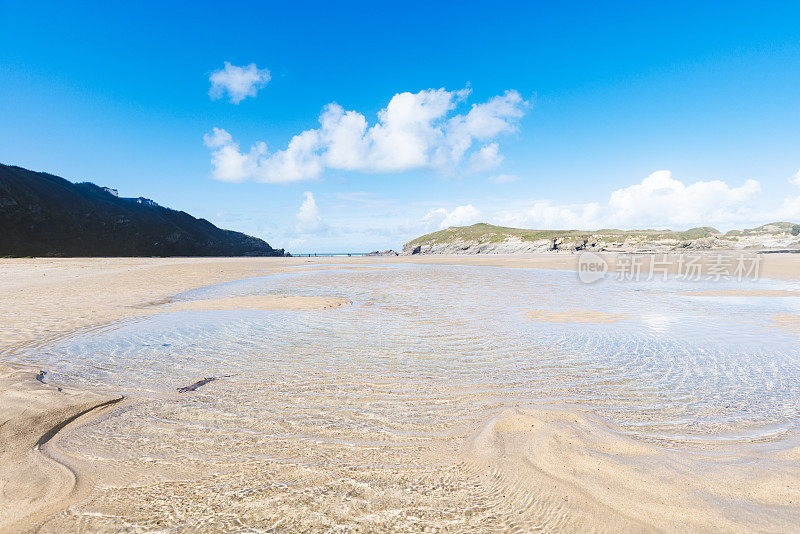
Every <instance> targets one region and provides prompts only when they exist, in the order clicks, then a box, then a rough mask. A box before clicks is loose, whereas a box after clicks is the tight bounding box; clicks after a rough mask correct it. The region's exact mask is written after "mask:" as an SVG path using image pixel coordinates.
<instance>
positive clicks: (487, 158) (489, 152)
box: [469, 143, 503, 172]
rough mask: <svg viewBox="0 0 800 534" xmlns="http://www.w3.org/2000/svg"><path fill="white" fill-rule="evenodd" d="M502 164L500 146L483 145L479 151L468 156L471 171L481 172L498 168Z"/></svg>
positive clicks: (494, 144)
mask: <svg viewBox="0 0 800 534" xmlns="http://www.w3.org/2000/svg"><path fill="white" fill-rule="evenodd" d="M502 162H503V156H502V155H501V154H500V145H498V144H497V143H489V144H488V145H483V146H482V147H481V148H480V150H477V151H476V152H474V153H473V154H472V156H470V159H469V166H470V169H471V170H472V171H474V172H481V171H488V170H490V169H494V168H495V167H499V166H500V164H501V163H502Z"/></svg>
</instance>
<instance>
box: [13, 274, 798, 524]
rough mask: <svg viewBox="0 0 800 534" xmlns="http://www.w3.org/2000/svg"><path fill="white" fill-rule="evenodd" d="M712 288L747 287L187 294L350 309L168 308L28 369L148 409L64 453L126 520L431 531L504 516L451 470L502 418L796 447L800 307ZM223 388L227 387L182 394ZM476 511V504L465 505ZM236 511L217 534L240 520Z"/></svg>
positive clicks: (403, 283)
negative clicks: (329, 301)
mask: <svg viewBox="0 0 800 534" xmlns="http://www.w3.org/2000/svg"><path fill="white" fill-rule="evenodd" d="M709 287H713V288H714V289H726V288H736V287H740V285H736V284H729V285H726V284H725V283H713V284H711V283H708V284H700V283H680V282H677V281H667V282H652V283H633V282H615V281H613V280H606V281H603V282H600V283H597V284H593V285H583V284H580V283H579V282H578V281H577V278H576V276H575V274H574V273H571V272H562V271H547V270H524V269H499V268H481V267H446V266H420V265H399V266H391V267H389V268H381V269H372V270H370V269H360V270H345V269H337V270H320V271H310V272H308V271H307V272H298V273H291V274H285V275H278V276H271V277H265V278H260V279H252V280H245V281H239V282H234V283H226V284H221V285H218V286H213V287H209V288H203V289H199V290H194V291H190V292H187V293H185V294H182V295H180V296H179V297H178V298H180V299H188V300H191V299H205V298H216V297H224V296H235V295H251V294H262V293H281V294H292V295H322V296H334V297H343V298H347V299H350V300H351V301H352V302H353V304H352V306H349V307H342V308H335V309H329V310H318V311H246V310H240V311H205V312H178V313H171V314H163V315H157V316H153V317H150V318H146V319H137V320H136V321H134V322H129V323H120V324H117V325H115V327H114V328H109V329H107V330H105V331H101V332H93V333H92V334H91V335H85V336H81V335H76V336H74V337H71V338H69V339H65V340H62V341H60V342H58V343H56V344H54V345H52V346H50V347H48V348H47V349H46V350H38V351H37V352H35V353H33V352H31V353H29V354H18V355H17V357H18V358H20V359H22V360H25V361H28V362H30V361H31V360H33V361H34V362H36V363H38V364H40V365H42V366H44V367H45V368H47V369H51V370H53V371H55V372H56V373H57V374H56V375H55V376H54V377H53V378H52V379H54V380H60V381H64V382H69V383H72V384H76V385H90V386H92V387H99V388H107V389H111V390H115V391H120V390H121V391H123V392H125V393H127V394H128V395H131V396H133V397H134V398H135V399H136V402H134V403H132V404H130V405H128V406H127V407H124V408H123V409H120V410H117V411H116V412H115V414H114V415H113V416H112V417H109V418H107V419H105V420H104V421H101V422H100V423H98V424H95V425H92V426H90V427H87V428H85V429H81V430H80V431H79V432H77V433H76V434H75V435H74V436H72V437H71V438H70V441H69V442H68V446H69V447H71V450H72V451H73V453H74V454H76V455H79V454H83V455H88V457H91V458H92V461H93V462H95V463H102V462H106V463H108V465H113V466H115V467H114V468H113V469H110V470H111V471H114V472H115V476H118V477H121V478H120V479H119V480H117V479H115V478H114V477H111V479H109V481H107V484H108V486H109V487H113V486H114V484H118V485H119V486H120V487H125V488H128V489H126V490H124V491H123V490H121V489H118V490H115V491H114V492H111V491H109V492H108V493H106V494H102V495H100V496H99V497H97V498H96V499H97V500H98V502H102V503H103V504H102V506H101V505H100V504H97V505H96V506H97V507H98V509H103V510H106V511H108V510H114V509H115V508H114V507H115V506H122V505H121V504H119V502H120V500H122V499H127V500H133V501H136V502H139V501H142V500H145V501H147V502H148V503H149V504H148V506H150V507H151V508H148V509H147V513H144V512H142V514H143V515H142V517H141V518H140V519H139V522H138V523H136V524H138V525H139V526H142V525H145V526H146V527H147V528H155V527H157V526H158V525H155V524H152V523H147V522H146V521H149V520H150V519H145V518H151V517H153V516H158V515H159V514H162V513H170V514H172V513H176V514H177V512H174V511H171V510H172V508H170V507H173V506H174V499H176V498H180V499H186V502H187V503H190V502H195V501H193V500H192V499H193V498H194V497H193V496H195V495H201V494H202V495H206V497H203V499H205V500H202V499H201V501H202V502H201V503H200V504H197V506H198V507H199V508H197V509H193V510H194V511H193V512H192V513H191V514H190V513H189V512H186V513H187V516H191V517H193V518H194V519H193V520H196V519H197V517H198V515H197V514H201V511H202V510H203V509H204V508H202V506H201V504H202V503H206V504H204V506H205V505H208V502H211V501H210V500H209V499H212V497H211V496H210V495H213V496H214V497H213V498H220V499H221V498H222V497H220V495H223V494H224V496H225V497H224V498H225V504H224V507H227V508H229V509H230V510H231V514H233V515H232V517H233V516H235V521H240V520H241V518H242V517H246V516H247V513H249V512H248V510H249V511H252V510H254V509H255V508H257V506H256V505H255V504H253V503H254V501H253V500H252V499H256V497H255V496H258V498H259V499H265V500H263V501H258V502H259V503H260V504H259V506H261V508H258V509H259V510H260V512H259V513H260V514H262V515H260V516H258V517H259V522H258V524H259V525H262V526H263V525H265V524H268V521H267V519H269V517H266V518H265V516H264V514H266V516H269V515H270V514H272V517H273V518H274V519H275V520H276V521H278V522H279V523H280V521H283V519H281V518H284V519H285V518H293V519H292V521H296V522H295V523H291V524H290V525H289V527H290V529H291V528H297V529H300V528H305V527H309V525H310V526H311V527H314V528H317V527H322V526H326V525H327V526H330V525H341V524H344V523H346V522H347V521H355V522H356V523H357V524H358V525H360V527H362V528H363V527H364V525H369V524H371V523H369V522H370V521H373V520H374V521H376V522H375V523H374V525H380V526H381V528H384V527H386V526H387V525H404V528H405V527H408V526H409V525H424V524H429V523H431V522H435V521H434V519H435V518H441V519H442V521H444V520H445V519H447V521H452V522H453V523H452V525H457V526H458V527H459V528H467V527H474V528H478V527H485V526H486V525H488V524H491V525H495V524H497V523H498V520H497V517H495V516H492V515H491V514H488V513H487V512H486V510H495V509H496V507H497V506H498V504H497V501H494V500H493V501H492V502H488V501H487V499H488V498H487V497H486V496H485V495H484V494H480V495H479V494H477V493H475V492H476V491H478V490H477V489H476V488H477V487H479V484H477V483H476V482H474V481H471V480H468V479H466V478H464V477H465V476H466V475H465V474H464V473H466V472H467V471H465V469H464V468H463V467H457V466H458V464H457V463H455V462H456V461H457V460H456V459H457V457H458V451H459V450H460V448H461V447H462V446H463V443H465V442H466V440H467V438H468V436H469V435H471V434H472V433H473V432H474V431H475V428H476V427H477V426H479V425H480V424H481V423H482V422H483V421H485V420H486V418H487V417H488V416H489V415H491V414H493V413H498V412H499V411H500V410H502V409H503V408H505V407H513V406H524V405H532V404H536V405H559V406H564V405H570V406H572V407H573V408H575V409H578V410H581V411H585V412H587V413H591V414H594V415H595V416H597V417H599V418H602V419H605V420H608V421H611V422H612V423H615V424H616V425H618V427H617V428H618V429H619V431H620V432H622V433H623V434H627V435H630V436H634V437H635V438H637V439H640V440H644V441H648V442H651V443H656V444H660V445H667V446H669V447H671V448H680V447H688V446H690V445H691V444H692V443H704V444H706V445H704V446H709V445H708V444H713V443H732V442H734V443H735V442H741V441H742V440H745V441H748V442H753V441H758V440H769V441H772V442H778V441H780V440H782V439H783V438H785V437H786V436H787V435H788V434H791V433H793V431H794V430H795V428H796V426H797V423H798V421H800V387H798V386H800V352H799V351H798V340H797V338H796V337H795V336H793V335H792V334H790V333H787V332H784V331H781V330H776V329H773V328H771V324H770V322H769V317H770V316H771V315H773V314H775V313H797V312H798V310H800V305H799V304H798V300H800V299H796V298H794V297H786V298H763V297H761V298H729V297H692V296H688V295H686V294H683V292H684V291H686V290H687V289H689V290H703V289H708V288H709ZM747 287H748V288H767V289H769V288H773V287H778V288H786V287H787V284H785V283H783V284H777V283H773V282H769V281H762V282H758V283H748V284H747ZM531 310H552V311H561V310H590V311H598V312H603V313H608V314H614V315H621V316H624V317H625V319H623V320H620V321H617V322H614V323H603V324H586V323H580V324H571V323H564V322H561V323H551V322H546V321H535V320H530V319H528V318H527V317H526V315H527V312H529V311H531ZM220 375H233V376H231V377H230V378H224V379H220V380H217V381H214V382H211V383H210V384H208V385H206V386H203V387H201V388H200V389H198V390H197V391H196V392H194V393H190V394H178V393H177V392H176V388H177V387H180V386H185V385H188V384H191V383H193V382H195V381H196V380H199V379H200V378H202V377H207V376H220ZM87 451H91V452H90V453H89V452H87ZM447 466H456V467H447ZM193 470H196V471H197V476H198V477H200V476H205V477H206V479H204V480H205V481H204V482H203V484H202V485H198V486H196V487H194V488H191V487H189V488H185V487H183V486H181V487H175V486H170V487H168V488H167V487H161V486H159V487H158V488H155V487H152V486H147V487H145V486H144V485H142V481H143V480H148V481H152V480H153V479H152V477H154V476H156V475H155V474H154V473H157V479H158V480H162V479H163V480H168V479H170V476H172V477H174V478H177V479H187V478H191V473H192V472H193ZM126 473H127V474H126ZM209 473H213V477H217V478H213V477H212V479H209V478H208V477H209V476H210V475H209ZM226 473H227V474H226ZM409 473H413V476H411V475H409ZM470 476H472V475H470ZM147 477H151V478H147ZM219 477H221V478H219ZM226 477H227V478H226ZM409 477H411V478H409ZM259 481H261V482H259ZM265 481H269V482H265ZM164 484H166V482H165V483H164ZM275 484H278V485H277V486H276V485H275ZM145 488H147V489H145ZM204 490H208V491H206V492H205V493H204ZM209 491H210V493H208V492H209ZM505 491H506V490H505V489H504V490H502V491H501V490H497V493H498V494H497V495H496V496H495V497H496V498H497V499H500V498H501V495H504V494H505V493H503V492H505ZM226 492H227V493H226ZM241 492H244V493H242V495H245V496H246V497H243V496H239V497H237V495H240V493H241ZM345 495H346V496H348V497H347V498H345V497H344V496H345ZM353 495H356V496H360V497H358V498H360V499H362V500H361V501H359V500H358V498H355V497H352V496H353ZM159 496H161V497H163V499H162V500H159V498H160V497H159ZM164 496H166V497H164ZM240 497H241V498H240ZM412 497H413V498H414V499H417V500H416V501H415V502H416V505H415V506H417V508H415V510H417V509H424V510H427V512H426V513H430V514H433V515H431V516H424V515H423V516H414V517H408V516H406V515H402V517H401V516H400V515H398V516H394V515H391V513H390V512H391V510H399V509H401V508H402V509H404V510H405V508H403V506H405V505H403V504H402V503H405V502H406V501H407V500H408V499H411V498H412ZM493 498H494V497H493ZM525 498H527V499H528V500H530V498H529V497H525ZM198 499H199V498H198ZM236 499H239V500H236ZM354 499H355V500H354ZM426 499H427V500H426ZM481 499H483V500H481ZM195 500H197V499H195ZM489 500H491V499H489ZM322 502H324V506H323V504H321V503H322ZM358 502H361V503H362V505H363V506H362V508H358V507H357V503H358ZM469 502H472V503H476V504H475V505H474V508H469V509H467V508H465V507H464V503H469ZM115 503H116V504H115ZM243 503H246V506H245V504H243ZM354 503H355V504H354ZM366 503H368V504H366ZM376 503H382V504H381V505H380V506H378V505H377V504H376ZM479 503H482V504H479ZM186 506H187V507H188V506H189V504H187V505H186ZM220 506H223V505H221V504H220ZM509 506H510V505H509ZM159 507H161V508H159ZM254 507H255V508H254ZM354 507H356V508H354ZM448 507H449V508H448ZM376 509H377V510H380V511H381V513H382V514H384V515H374V514H375V513H377V512H376ZM126 510H127V511H125V512H122V511H118V513H119V514H122V515H126V514H130V513H131V512H130V510H129V509H126ZM165 510H166V512H165ZM198 510H200V511H198ZM234 511H235V513H234ZM253 513H255V512H253ZM398 513H399V512H398ZM415 513H417V512H415ZM420 513H421V512H420ZM508 513H509V517H512V516H513V515H514V514H517V511H515V510H511V509H509V512H508ZM520 513H521V512H520ZM148 514H149V515H148ZM304 514H305V515H304ZM307 514H310V515H307ZM314 514H318V515H317V516H315V515H314ZM320 514H321V515H320ZM387 514H388V515H387ZM403 514H406V512H403ZM178 515H180V514H178ZM82 517H83V520H86V521H88V519H86V518H87V517H90V515H84V516H82ZM91 517H94V518H95V519H92V521H99V520H98V519H96V517H97V516H96V515H95V516H91ZM176 517H178V516H176ZM215 517H216V519H215V521H219V513H218V512H217V516H215ZM426 517H427V519H426ZM432 518H433V519H432ZM229 519H230V521H233V522H231V523H224V524H223V523H218V522H217V523H209V525H213V526H214V528H221V527H230V528H235V527H236V525H237V523H236V522H235V521H234V519H232V518H229ZM109 521H110V520H109ZM264 521H267V523H264ZM303 521H306V522H303ZM415 521H418V523H415ZM504 521H505V520H504ZM111 524H113V525H114V526H115V528H116V527H118V526H119V525H117V524H116V523H111ZM442 524H444V523H442ZM509 524H510V523H508V522H505V523H504V525H505V527H508V526H509ZM89 525H90V527H91V528H101V527H103V526H104V525H105V526H108V524H104V523H96V522H95V523H91V524H89ZM282 525H283V527H285V528H286V527H287V525H286V524H282ZM62 526H63V525H62ZM75 526H76V525H71V526H70V528H73V527H75Z"/></svg>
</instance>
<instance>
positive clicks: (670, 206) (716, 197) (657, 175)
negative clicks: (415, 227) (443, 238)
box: [493, 170, 763, 229]
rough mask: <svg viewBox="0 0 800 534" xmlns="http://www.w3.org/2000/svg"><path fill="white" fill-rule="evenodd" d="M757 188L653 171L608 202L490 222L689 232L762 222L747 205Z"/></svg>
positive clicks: (535, 208) (528, 209) (526, 211)
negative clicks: (683, 178)
mask: <svg viewBox="0 0 800 534" xmlns="http://www.w3.org/2000/svg"><path fill="white" fill-rule="evenodd" d="M760 190H761V186H760V185H759V183H758V182H757V181H755V180H747V181H745V182H744V184H742V185H741V186H739V187H731V186H729V185H728V184H727V183H725V182H723V181H721V180H711V181H700V182H695V183H692V184H688V185H687V184H684V183H683V182H681V181H679V180H676V179H674V178H672V173H671V172H670V171H667V170H664V171H657V172H654V173H652V174H651V175H649V176H648V177H646V178H645V179H644V180H642V181H641V182H640V183H638V184H634V185H631V186H628V187H625V188H622V189H618V190H616V191H613V192H612V193H611V194H610V196H609V199H608V202H607V203H606V204H602V203H599V202H589V203H582V204H562V205H559V204H554V203H553V202H551V201H536V202H533V203H532V204H530V205H528V206H522V207H520V208H516V209H505V210H502V211H500V212H498V213H497V214H496V215H495V217H494V219H493V220H494V221H496V222H498V223H500V224H505V225H508V226H518V227H525V228H542V229H550V228H553V229H566V228H578V229H597V228H609V227H616V228H626V229H629V228H666V227H671V228H673V229H674V228H689V227H692V226H699V225H719V226H723V227H726V226H728V225H732V226H736V225H739V224H741V223H742V221H747V222H754V221H757V220H760V219H761V218H763V214H762V215H759V214H758V213H757V212H756V211H755V210H754V209H753V208H752V205H751V201H752V199H753V197H754V196H755V195H756V194H758V193H759V192H760Z"/></svg>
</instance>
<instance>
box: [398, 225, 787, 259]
mask: <svg viewBox="0 0 800 534" xmlns="http://www.w3.org/2000/svg"><path fill="white" fill-rule="evenodd" d="M798 234H800V225H797V224H792V223H787V222H776V223H771V224H765V225H764V226H759V227H758V228H751V229H747V230H732V231H730V232H728V233H726V234H723V233H721V232H719V231H718V230H716V229H714V228H710V227H701V228H692V229H691V230H686V231H682V232H674V231H671V230H614V229H608V230H596V231H583V230H524V229H520V228H507V227H503V226H494V225H491V224H485V223H478V224H473V225H472V226H459V227H451V228H447V229H445V230H440V231H438V232H433V233H432V234H427V235H424V236H421V237H418V238H416V239H414V240H412V241H409V242H408V243H406V244H405V245H404V246H403V254H514V253H535V252H562V251H563V252H574V251H581V250H594V251H619V252H647V251H652V252H668V251H675V250H716V249H718V250H723V249H727V250H730V249H767V250H769V249H772V250H774V249H797V250H800V235H798Z"/></svg>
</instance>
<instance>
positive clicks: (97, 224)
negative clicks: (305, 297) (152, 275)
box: [0, 165, 284, 256]
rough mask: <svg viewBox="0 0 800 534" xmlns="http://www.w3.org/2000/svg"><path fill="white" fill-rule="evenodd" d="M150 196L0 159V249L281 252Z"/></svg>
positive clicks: (38, 252) (9, 252) (36, 252)
mask: <svg viewBox="0 0 800 534" xmlns="http://www.w3.org/2000/svg"><path fill="white" fill-rule="evenodd" d="M283 255H284V252H283V250H282V249H277V250H276V249H274V248H272V247H271V246H269V245H268V244H267V243H266V242H264V241H262V240H261V239H258V238H256V237H251V236H249V235H245V234H242V233H239V232H233V231H230V230H222V229H220V228H217V227H216V226H214V225H213V224H211V223H210V222H208V221H207V220H205V219H196V218H194V217H192V216H191V215H189V214H188V213H184V212H182V211H175V210H171V209H169V208H164V207H162V206H159V205H158V204H156V203H155V202H153V201H152V200H149V199H146V198H141V197H140V198H119V197H118V196H117V195H116V191H115V190H113V189H109V188H104V187H100V186H97V185H95V184H92V183H77V184H75V183H72V182H69V181H67V180H65V179H63V178H59V177H58V176H53V175H51V174H45V173H40V172H33V171H29V170H26V169H22V168H20V167H12V166H6V165H0V256H283Z"/></svg>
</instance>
